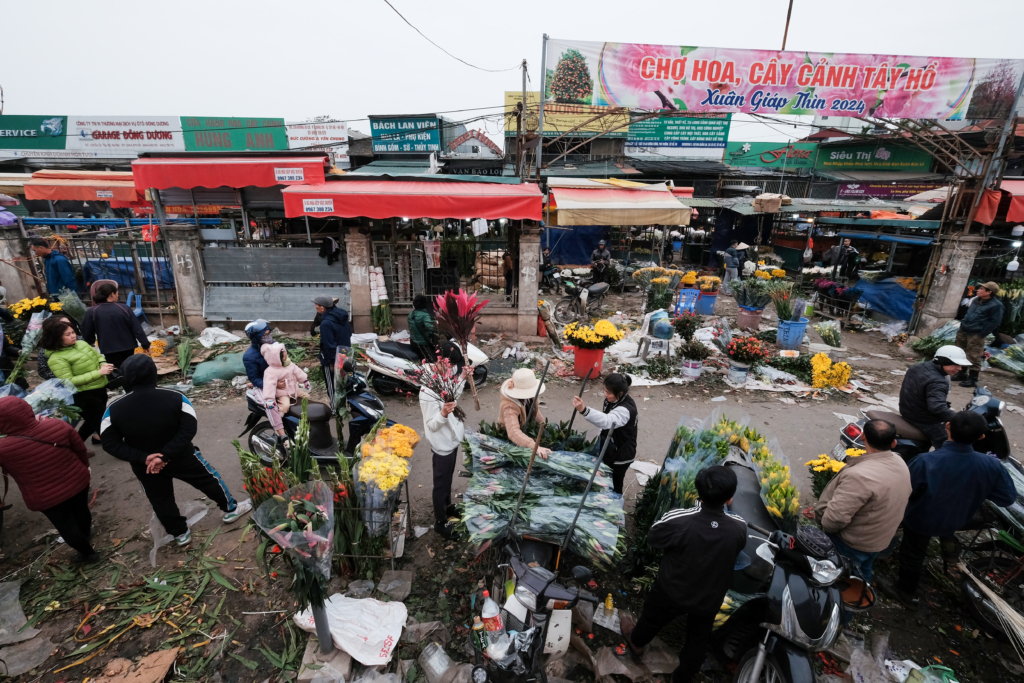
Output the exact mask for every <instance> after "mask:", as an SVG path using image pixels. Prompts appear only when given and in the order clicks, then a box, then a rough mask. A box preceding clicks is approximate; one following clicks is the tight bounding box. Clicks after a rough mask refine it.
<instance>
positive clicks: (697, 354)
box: [677, 339, 711, 361]
mask: <svg viewBox="0 0 1024 683" xmlns="http://www.w3.org/2000/svg"><path fill="white" fill-rule="evenodd" d="M677 353H678V354H679V357H680V358H685V359H686V360H690V361H704V360H705V359H707V358H708V357H709V356H710V355H711V349H709V348H708V347H707V345H706V344H704V342H702V341H698V340H696V339H691V340H690V341H688V342H686V343H685V344H683V345H682V346H680V347H679V350H678V352H677Z"/></svg>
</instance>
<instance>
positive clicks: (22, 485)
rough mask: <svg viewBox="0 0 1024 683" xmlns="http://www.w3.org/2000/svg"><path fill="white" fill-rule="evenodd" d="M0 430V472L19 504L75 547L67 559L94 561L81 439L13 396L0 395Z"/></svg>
mask: <svg viewBox="0 0 1024 683" xmlns="http://www.w3.org/2000/svg"><path fill="white" fill-rule="evenodd" d="M0 434H4V435H5V436H4V438H2V439H0V470H3V472H4V474H5V475H10V476H11V477H12V478H13V479H14V482H15V483H16V484H17V485H18V488H19V489H20V490H21V497H22V499H23V500H24V501H25V507H27V508H28V509H29V510H32V511H33V512H42V513H43V514H44V515H46V518H47V519H48V520H50V524H52V525H53V528H54V529H56V530H57V533H59V534H60V535H61V538H63V539H64V542H65V543H67V544H68V546H70V547H71V548H74V549H75V551H76V552H75V554H74V556H72V558H71V561H72V562H74V563H80V562H86V563H92V562H98V561H99V559H100V557H99V555H97V554H96V551H95V550H93V547H92V544H91V543H90V542H89V538H90V537H91V536H92V513H91V512H90V511H89V478H90V475H89V455H88V453H89V452H88V451H87V450H86V448H85V444H84V443H82V439H81V437H79V436H78V434H77V433H76V432H75V430H74V428H73V427H71V425H69V424H68V423H66V422H64V421H63V420H57V419H54V418H49V417H44V418H41V419H39V420H36V417H35V415H33V414H32V406H30V405H29V404H28V403H26V402H25V401H24V400H22V399H20V398H17V397H16V396H5V397H3V398H0Z"/></svg>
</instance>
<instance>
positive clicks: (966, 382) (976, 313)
mask: <svg viewBox="0 0 1024 683" xmlns="http://www.w3.org/2000/svg"><path fill="white" fill-rule="evenodd" d="M998 296H999V285H997V284H996V283H995V282H986V283H985V284H983V285H981V286H980V287H978V291H977V296H975V298H974V300H973V301H971V303H970V304H969V305H968V306H967V313H966V314H965V315H964V319H963V321H962V322H961V323H960V329H959V330H957V333H956V342H955V343H956V345H957V346H959V347H960V348H961V349H963V350H964V353H965V354H967V360H969V361H971V369H970V371H969V374H965V373H967V372H968V371H966V370H961V371H960V373H959V374H958V375H957V376H956V377H954V378H953V381H954V382H960V386H962V387H976V386H978V368H979V367H981V354H983V353H985V337H987V336H988V335H990V334H992V333H993V332H995V331H996V328H997V327H999V326H1000V325H1002V324H1003V302H1002V301H1000V300H999V299H998V298H997V297H998Z"/></svg>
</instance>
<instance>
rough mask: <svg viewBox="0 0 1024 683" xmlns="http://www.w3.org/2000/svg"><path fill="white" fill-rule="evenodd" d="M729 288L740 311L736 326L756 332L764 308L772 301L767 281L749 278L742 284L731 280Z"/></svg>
mask: <svg viewBox="0 0 1024 683" xmlns="http://www.w3.org/2000/svg"><path fill="white" fill-rule="evenodd" d="M769 279H770V276H769ZM734 283H735V284H734ZM729 286H730V287H732V291H733V294H734V296H735V297H736V305H737V306H739V309H740V310H739V313H738V314H737V315H736V326H737V327H739V328H740V329H748V330H753V331H755V332H756V331H757V328H758V325H760V324H761V315H762V314H763V312H764V308H765V306H767V305H768V303H769V302H770V301H771V300H772V297H771V288H770V285H769V284H768V280H765V279H763V278H759V277H751V278H747V279H746V280H743V281H742V282H737V281H736V280H733V281H732V282H730V283H729Z"/></svg>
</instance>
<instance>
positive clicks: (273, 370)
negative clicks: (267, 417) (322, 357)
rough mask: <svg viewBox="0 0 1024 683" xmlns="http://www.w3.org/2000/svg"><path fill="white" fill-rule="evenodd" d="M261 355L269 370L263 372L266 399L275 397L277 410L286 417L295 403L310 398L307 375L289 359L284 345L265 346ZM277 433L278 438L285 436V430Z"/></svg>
mask: <svg viewBox="0 0 1024 683" xmlns="http://www.w3.org/2000/svg"><path fill="white" fill-rule="evenodd" d="M260 353H262V354H263V359H264V360H266V361H267V369H266V370H264V372H263V392H264V397H266V398H270V397H271V396H274V397H275V398H276V400H277V409H278V410H279V411H280V412H281V414H282V415H284V414H285V413H287V412H288V408H289V407H290V406H291V405H292V403H293V402H295V401H297V400H298V399H300V398H307V397H309V381H308V380H307V379H306V373H305V372H304V371H303V370H302V368H300V367H299V366H298V365H296V364H295V363H292V362H291V361H290V360H289V359H288V351H287V350H286V349H285V348H284V344H281V343H279V342H275V343H273V344H264V345H263V348H261V349H260ZM271 392H274V393H271ZM276 431H277V434H278V436H284V435H285V431H284V429H279V430H276Z"/></svg>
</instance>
